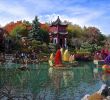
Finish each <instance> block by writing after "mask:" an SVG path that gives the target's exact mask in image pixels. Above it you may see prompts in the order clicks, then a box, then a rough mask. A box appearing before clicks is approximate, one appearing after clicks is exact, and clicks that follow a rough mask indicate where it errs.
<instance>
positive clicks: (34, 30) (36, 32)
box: [29, 16, 41, 40]
mask: <svg viewBox="0 0 110 100" xmlns="http://www.w3.org/2000/svg"><path fill="white" fill-rule="evenodd" d="M39 30H40V23H39V21H38V17H37V16H35V19H34V20H33V22H32V29H31V30H30V34H29V37H31V38H33V39H35V40H41V39H40V36H39Z"/></svg>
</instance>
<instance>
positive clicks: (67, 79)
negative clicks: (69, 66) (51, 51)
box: [63, 70, 74, 87]
mask: <svg viewBox="0 0 110 100" xmlns="http://www.w3.org/2000/svg"><path fill="white" fill-rule="evenodd" d="M73 79H74V72H73V71H71V70H67V71H63V81H64V86H65V87H66V86H68V85H69V83H71V82H72V81H73Z"/></svg>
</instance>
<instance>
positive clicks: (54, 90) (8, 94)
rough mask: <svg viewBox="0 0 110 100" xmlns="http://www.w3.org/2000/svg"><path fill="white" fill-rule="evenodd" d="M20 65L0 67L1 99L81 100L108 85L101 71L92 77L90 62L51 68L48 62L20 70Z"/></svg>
mask: <svg viewBox="0 0 110 100" xmlns="http://www.w3.org/2000/svg"><path fill="white" fill-rule="evenodd" d="M19 66H20V65H19V64H5V65H2V66H0V90H1V91H0V100H7V98H11V99H10V100H81V98H82V97H83V96H84V95H85V94H91V93H93V92H95V91H97V90H98V89H99V88H100V87H101V85H102V84H103V83H105V82H108V83H109V81H107V80H106V79H105V76H104V75H103V73H102V71H99V73H96V74H94V73H93V69H94V67H95V65H94V64H93V63H92V62H80V64H79V65H78V67H71V68H67V69H53V68H50V67H49V65H48V63H42V64H38V65H35V64H33V65H31V64H30V65H28V67H29V69H30V70H26V71H21V70H18V69H17V68H18V67H19Z"/></svg>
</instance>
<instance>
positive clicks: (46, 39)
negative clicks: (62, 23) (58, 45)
mask: <svg viewBox="0 0 110 100" xmlns="http://www.w3.org/2000/svg"><path fill="white" fill-rule="evenodd" d="M39 37H40V39H41V40H42V42H45V43H47V44H48V43H49V33H48V32H47V31H46V30H44V29H40V30H39Z"/></svg>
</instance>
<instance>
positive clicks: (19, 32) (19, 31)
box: [10, 25, 28, 38]
mask: <svg viewBox="0 0 110 100" xmlns="http://www.w3.org/2000/svg"><path fill="white" fill-rule="evenodd" d="M10 35H11V36H12V37H13V38H18V37H21V36H27V35H28V30H27V29H26V26H24V25H18V26H16V27H15V28H14V29H13V30H12V32H11V33H10Z"/></svg>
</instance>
